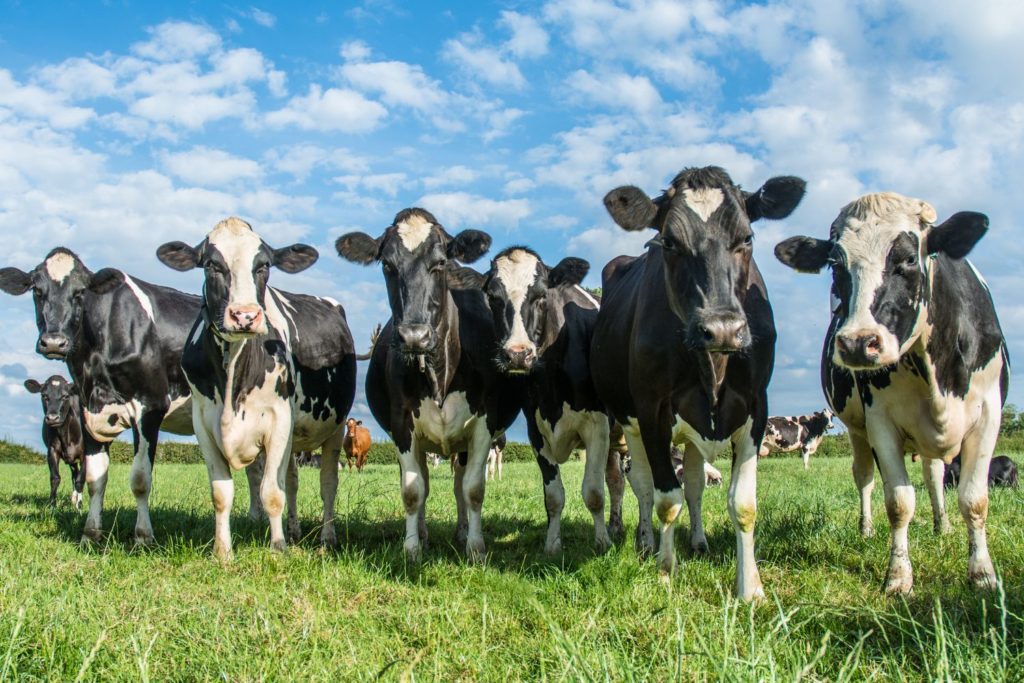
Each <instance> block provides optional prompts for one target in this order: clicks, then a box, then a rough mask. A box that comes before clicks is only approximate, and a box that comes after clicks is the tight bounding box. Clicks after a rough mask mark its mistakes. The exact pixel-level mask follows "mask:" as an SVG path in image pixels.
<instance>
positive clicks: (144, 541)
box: [135, 531, 156, 548]
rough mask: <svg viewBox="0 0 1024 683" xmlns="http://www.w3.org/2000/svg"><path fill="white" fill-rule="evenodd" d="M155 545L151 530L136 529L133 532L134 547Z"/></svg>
mask: <svg viewBox="0 0 1024 683" xmlns="http://www.w3.org/2000/svg"><path fill="white" fill-rule="evenodd" d="M153 545H156V539H155V538H153V532H152V531H150V532H145V531H136V532H135V547H136V548H149V547H151V546H153Z"/></svg>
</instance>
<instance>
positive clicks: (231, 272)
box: [157, 218, 319, 341]
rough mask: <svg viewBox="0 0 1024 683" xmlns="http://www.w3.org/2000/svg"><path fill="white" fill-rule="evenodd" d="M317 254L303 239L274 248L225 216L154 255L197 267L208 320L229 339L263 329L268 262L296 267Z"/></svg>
mask: <svg viewBox="0 0 1024 683" xmlns="http://www.w3.org/2000/svg"><path fill="white" fill-rule="evenodd" d="M318 257H319V254H317V251H316V249H314V248H313V247H311V246H309V245H306V244H293V245H292V246H290V247H282V248H281V249H274V248H272V247H271V246H270V245H268V244H267V243H266V242H264V241H263V239H262V238H260V236H259V235H257V234H256V233H255V231H253V229H252V226H251V225H249V224H248V223H246V222H245V221H243V220H241V219H240V218H227V219H225V220H223V221H221V222H220V223H218V224H217V225H216V227H214V229H213V231H212V232H210V234H209V235H207V237H206V239H205V240H203V241H202V242H201V243H200V244H199V245H198V246H195V247H190V246H189V245H187V244H185V243H184V242H168V243H167V244H165V245H163V246H161V247H160V248H159V249H158V250H157V258H159V259H160V261H161V262H162V263H163V264H164V265H166V266H169V267H171V268H174V269H175V270H181V271H187V270H191V269H192V268H196V267H199V266H201V267H202V268H203V274H204V278H205V279H204V280H203V300H204V305H205V307H206V310H207V314H208V315H209V320H210V324H211V325H213V326H215V328H216V332H217V334H218V335H220V336H221V337H223V338H225V339H228V340H229V341H235V340H240V339H245V338H248V337H253V336H257V335H263V334H266V333H267V316H266V312H265V305H266V304H265V301H266V295H267V281H268V280H269V279H270V268H271V266H275V267H277V268H280V269H281V270H283V271H284V272H286V273H298V272H301V271H303V270H305V269H306V268H309V267H310V266H311V265H313V264H314V263H316V260H317V258H318Z"/></svg>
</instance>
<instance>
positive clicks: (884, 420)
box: [775, 192, 1009, 593]
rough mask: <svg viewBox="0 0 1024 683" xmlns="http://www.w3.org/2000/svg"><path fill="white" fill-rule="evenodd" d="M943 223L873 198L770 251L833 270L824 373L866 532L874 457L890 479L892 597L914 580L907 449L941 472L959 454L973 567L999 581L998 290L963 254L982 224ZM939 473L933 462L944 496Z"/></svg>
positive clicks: (978, 576) (960, 218)
mask: <svg viewBox="0 0 1024 683" xmlns="http://www.w3.org/2000/svg"><path fill="white" fill-rule="evenodd" d="M935 220H936V212H935V209H934V208H932V206H931V205H930V204H928V203H927V202H923V201H921V200H919V199H911V198H910V197H904V196H902V195H898V194H895V193H891V192H883V193H879V194H869V195H865V196H863V197H861V198H860V199H858V200H856V201H854V202H851V203H850V204H848V205H846V206H845V207H844V208H843V210H842V211H841V212H840V213H839V217H838V218H836V220H835V221H834V222H833V223H832V229H831V232H830V235H829V239H815V238H812V237H791V238H789V239H787V240H785V241H784V242H782V243H780V244H779V245H778V246H776V248H775V254H776V256H777V257H778V258H779V260H780V261H782V263H784V264H786V265H788V266H790V267H791V268H795V269H796V270H798V271H801V272H812V273H814V272H818V271H819V270H821V269H822V268H824V267H826V266H828V267H830V268H831V269H832V298H833V303H832V322H831V325H830V326H829V330H828V334H827V335H826V337H825V347H824V352H823V358H822V380H823V384H824V388H825V393H826V395H827V398H828V402H829V404H830V405H831V406H832V409H833V410H834V411H835V413H836V415H838V416H839V419H840V420H842V421H843V423H844V424H846V426H847V428H848V429H849V434H850V443H851V445H852V447H853V458H854V461H853V466H854V479H855V480H856V482H857V486H858V488H859V489H860V493H861V529H862V531H864V532H865V533H869V532H870V531H871V516H870V515H871V508H870V505H871V503H870V499H871V490H872V488H874V463H875V462H876V461H877V463H878V468H879V470H880V471H881V474H882V483H883V485H884V486H885V507H886V511H887V512H888V515H889V523H890V525H891V527H892V545H891V554H890V557H889V570H888V577H887V580H886V592H888V593H907V592H909V591H910V590H911V588H912V586H913V580H914V579H913V571H912V569H911V564H910V554H909V551H908V549H907V525H908V524H909V523H910V520H911V519H912V518H913V516H914V487H913V486H912V485H911V483H910V480H909V479H908V477H907V470H906V465H905V463H904V453H905V452H907V451H917V452H918V453H920V454H921V455H922V456H923V457H924V458H925V460H926V462H928V459H933V460H931V463H933V464H934V465H937V466H938V467H939V468H941V463H939V462H938V461H939V460H944V461H949V460H952V458H953V457H954V456H955V455H956V454H957V453H961V454H962V456H963V477H962V478H961V480H960V487H959V499H960V512H961V514H962V515H963V517H964V520H965V521H966V522H967V530H968V540H969V544H968V545H969V554H970V558H969V560H968V566H967V567H968V576H969V577H970V580H971V581H972V582H973V583H974V584H975V585H976V586H978V587H980V588H993V587H995V585H996V577H995V571H994V570H993V568H992V560H991V559H990V558H989V554H988V544H987V542H986V539H985V518H986V517H987V515H988V484H987V479H986V478H987V474H988V467H989V461H990V459H991V458H992V450H993V448H994V447H995V442H996V437H997V436H998V434H999V421H1000V417H1001V405H1002V403H1003V401H1004V399H1005V397H1006V389H1007V383H1008V378H1009V366H1008V361H1007V354H1006V343H1005V341H1004V339H1003V333H1002V331H1001V330H1000V328H999V320H998V319H997V317H996V311H995V307H994V306H993V304H992V297H991V295H990V294H989V291H988V288H987V286H986V285H985V283H984V281H983V280H982V279H981V276H980V275H979V274H978V272H977V271H976V270H975V269H974V268H973V266H971V264H970V263H968V262H967V261H966V260H965V259H964V256H966V255H967V254H968V252H970V250H971V248H972V247H973V246H974V245H975V243H976V242H977V241H978V240H979V239H981V236H982V235H984V234H985V231H986V230H987V228H988V219H987V218H986V217H985V216H984V215H982V214H980V213H973V212H962V213H958V214H955V215H953V216H952V217H951V218H949V219H948V220H947V221H946V222H944V223H942V224H940V225H936V224H935ZM941 474H942V473H941V469H936V468H935V467H930V466H929V467H926V468H925V478H926V482H927V483H928V486H929V489H930V490H936V491H937V496H942V488H941ZM940 500H941V498H940Z"/></svg>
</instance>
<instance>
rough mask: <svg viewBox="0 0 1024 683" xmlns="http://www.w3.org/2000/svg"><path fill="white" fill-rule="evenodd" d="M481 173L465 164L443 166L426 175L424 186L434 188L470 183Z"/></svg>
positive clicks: (429, 188)
mask: <svg viewBox="0 0 1024 683" xmlns="http://www.w3.org/2000/svg"><path fill="white" fill-rule="evenodd" d="M479 176H480V174H479V173H478V172H477V171H474V170H473V169H471V168H469V167H467V166H463V165H461V164H459V165H457V166H448V167H447V168H442V169H440V170H439V171H437V172H436V173H434V174H433V175H429V176H426V177H424V178H423V179H422V180H423V187H425V188H427V189H428V190H432V189H434V188H437V187H448V186H451V185H468V184H469V183H472V182H473V181H474V180H476V179H477V178H478V177H479Z"/></svg>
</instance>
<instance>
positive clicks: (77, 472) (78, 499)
mask: <svg viewBox="0 0 1024 683" xmlns="http://www.w3.org/2000/svg"><path fill="white" fill-rule="evenodd" d="M68 467H69V468H70V469H71V505H73V506H74V508H75V509H76V510H81V509H82V498H83V496H82V491H84V490H85V463H84V462H82V463H77V462H74V463H71V464H69V465H68Z"/></svg>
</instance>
